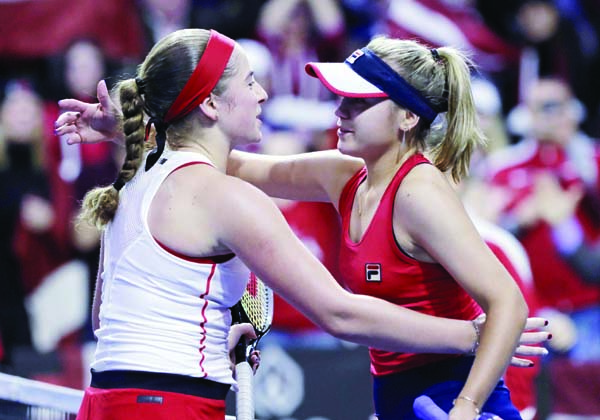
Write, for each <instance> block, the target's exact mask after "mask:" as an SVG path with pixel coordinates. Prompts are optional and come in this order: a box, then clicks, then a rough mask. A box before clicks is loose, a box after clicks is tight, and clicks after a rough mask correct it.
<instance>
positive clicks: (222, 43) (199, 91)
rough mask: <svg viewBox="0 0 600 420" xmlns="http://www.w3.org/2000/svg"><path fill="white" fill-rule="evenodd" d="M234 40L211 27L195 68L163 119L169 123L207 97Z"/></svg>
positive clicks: (219, 75) (225, 63)
mask: <svg viewBox="0 0 600 420" xmlns="http://www.w3.org/2000/svg"><path fill="white" fill-rule="evenodd" d="M234 47H235V42H234V41H233V40H232V39H231V38H228V37H226V36H225V35H222V34H220V33H219V32H217V31H215V30H213V29H211V30H210V38H209V39H208V43H207V44H206V48H205V49H204V53H203V54H202V57H201V58H200V61H198V65H197V66H196V69H195V70H194V72H193V73H192V75H191V76H190V78H189V80H188V81H187V83H186V84H185V86H184V87H183V89H182V91H181V92H179V95H178V96H177V99H175V102H173V105H171V108H169V110H168V111H167V114H166V115H165V117H164V119H163V121H164V122H165V123H167V124H168V123H170V122H172V121H174V120H176V119H179V118H182V117H184V116H186V115H187V114H189V113H190V112H191V111H192V110H193V109H194V108H196V107H197V106H198V105H200V103H201V102H202V101H203V100H204V99H206V98H207V97H208V95H209V94H210V92H212V90H213V89H214V88H215V86H216V85H217V82H218V81H219V79H220V78H221V75H222V74H223V71H224V70H225V66H226V65H227V62H228V61H229V58H230V57H231V53H232V52H233V48H234Z"/></svg>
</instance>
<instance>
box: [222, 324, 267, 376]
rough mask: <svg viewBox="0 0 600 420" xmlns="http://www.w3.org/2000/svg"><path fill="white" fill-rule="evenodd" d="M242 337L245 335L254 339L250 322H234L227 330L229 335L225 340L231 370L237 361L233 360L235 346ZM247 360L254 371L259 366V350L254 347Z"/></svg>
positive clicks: (254, 334) (254, 335)
mask: <svg viewBox="0 0 600 420" xmlns="http://www.w3.org/2000/svg"><path fill="white" fill-rule="evenodd" d="M242 337H246V338H247V339H256V333H255V332H254V327H253V326H252V325H251V324H248V323H244V324H234V325H232V326H231V329H230V330H229V337H228V338H227V341H228V346H229V359H230V361H231V369H232V370H235V365H236V363H237V362H239V361H236V360H235V346H236V345H237V343H238V342H239V341H240V339H241V338H242ZM248 362H249V363H250V366H251V367H252V371H253V372H254V373H256V370H257V369H258V367H259V366H260V351H258V350H256V349H255V350H253V351H252V352H251V353H250V356H249V357H248Z"/></svg>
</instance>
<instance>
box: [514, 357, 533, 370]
mask: <svg viewBox="0 0 600 420" xmlns="http://www.w3.org/2000/svg"><path fill="white" fill-rule="evenodd" d="M510 365H511V366H515V367H522V368H529V367H533V366H535V363H534V362H532V361H531V360H528V359H521V358H519V357H514V356H513V357H512V358H511V359H510Z"/></svg>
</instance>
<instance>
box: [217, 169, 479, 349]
mask: <svg viewBox="0 0 600 420" xmlns="http://www.w3.org/2000/svg"><path fill="white" fill-rule="evenodd" d="M215 194H216V196H215V200H214V202H215V203H219V205H218V206H215V209H214V212H213V214H212V215H211V216H210V218H211V225H213V226H219V233H218V236H219V238H220V240H221V241H222V243H223V244H224V245H225V246H227V247H228V248H230V249H231V250H232V251H233V252H235V253H236V254H237V255H238V256H239V257H240V258H241V259H242V260H243V261H244V262H245V263H246V264H247V265H248V267H249V268H250V269H251V270H252V271H254V272H255V273H256V274H257V275H258V276H259V277H261V278H262V279H263V280H264V281H265V282H266V283H267V284H268V285H269V286H271V287H272V288H273V289H274V291H275V292H277V293H279V294H281V295H282V296H283V297H284V298H285V299H286V300H287V301H289V302H290V303H291V304H292V305H294V306H295V307H296V308H298V309H299V310H300V311H302V312H303V313H305V314H306V315H307V316H308V317H309V318H310V319H311V320H312V321H314V322H315V323H317V324H318V325H319V326H321V327H322V328H323V329H324V330H325V331H327V332H329V333H331V334H332V335H334V336H336V337H339V338H341V339H345V340H350V341H353V342H356V343H359V344H363V345H368V346H375V347H377V348H382V349H388V350H392V351H409V352H413V351H416V352H438V353H464V352H468V350H469V349H470V348H471V347H470V346H472V344H473V340H474V331H473V329H472V327H471V325H470V323H469V322H465V321H457V320H448V319H441V318H435V317H430V316H427V315H423V314H419V313H417V312H414V311H410V310H407V309H405V308H401V307H398V306H396V305H393V304H391V303H389V302H385V301H383V300H380V299H376V298H372V297H368V296H360V295H353V294H350V293H349V292H347V291H345V290H344V289H343V288H342V287H341V286H340V285H339V284H338V283H337V282H336V281H335V280H334V279H333V278H332V277H331V275H330V274H329V272H328V271H327V270H326V269H325V268H324V267H323V266H322V265H321V264H320V263H319V261H318V260H317V259H316V258H315V257H314V256H313V255H312V254H311V253H310V252H309V251H308V250H307V249H306V248H305V247H304V246H303V245H302V243H301V242H300V241H299V240H298V239H297V238H296V237H295V235H294V234H293V232H292V231H291V229H290V228H289V227H288V225H287V224H286V223H285V220H284V219H283V217H282V215H281V213H280V212H279V211H278V209H277V208H276V207H275V205H274V204H273V203H272V201H271V200H269V199H268V198H267V197H266V196H265V195H264V194H262V193H260V192H259V191H258V190H256V189H254V188H253V187H251V186H249V185H247V184H245V183H243V182H242V181H240V180H237V179H235V178H231V177H229V178H228V179H227V181H226V182H225V183H223V184H222V185H219V186H218V188H215ZM249 203H251V204H249ZM258 250H260V252H259V251H258Z"/></svg>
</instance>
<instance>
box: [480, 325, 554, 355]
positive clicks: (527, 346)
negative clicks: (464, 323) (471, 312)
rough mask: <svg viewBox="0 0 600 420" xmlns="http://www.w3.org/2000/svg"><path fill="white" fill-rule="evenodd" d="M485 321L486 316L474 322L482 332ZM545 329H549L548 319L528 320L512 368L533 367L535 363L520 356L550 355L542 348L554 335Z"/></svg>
mask: <svg viewBox="0 0 600 420" xmlns="http://www.w3.org/2000/svg"><path fill="white" fill-rule="evenodd" d="M485 320H486V316H485V314H482V315H480V316H479V317H477V318H476V319H475V320H474V322H475V323H476V324H477V325H479V328H480V329H481V331H483V329H484V328H485ZM545 327H548V320H547V319H546V318H540V317H529V318H527V323H526V324H525V327H524V328H523V332H522V333H521V337H520V338H519V344H518V346H517V348H516V349H515V352H514V354H513V357H512V358H511V360H510V365H511V366H516V367H532V366H533V362H532V361H531V360H529V359H526V358H523V357H518V356H528V357H541V356H545V355H547V354H548V350H547V349H546V348H545V347H542V346H541V344H543V343H545V342H546V341H548V340H550V339H551V338H552V334H550V333H549V332H548V331H544V330H543V329H544V328H545Z"/></svg>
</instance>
